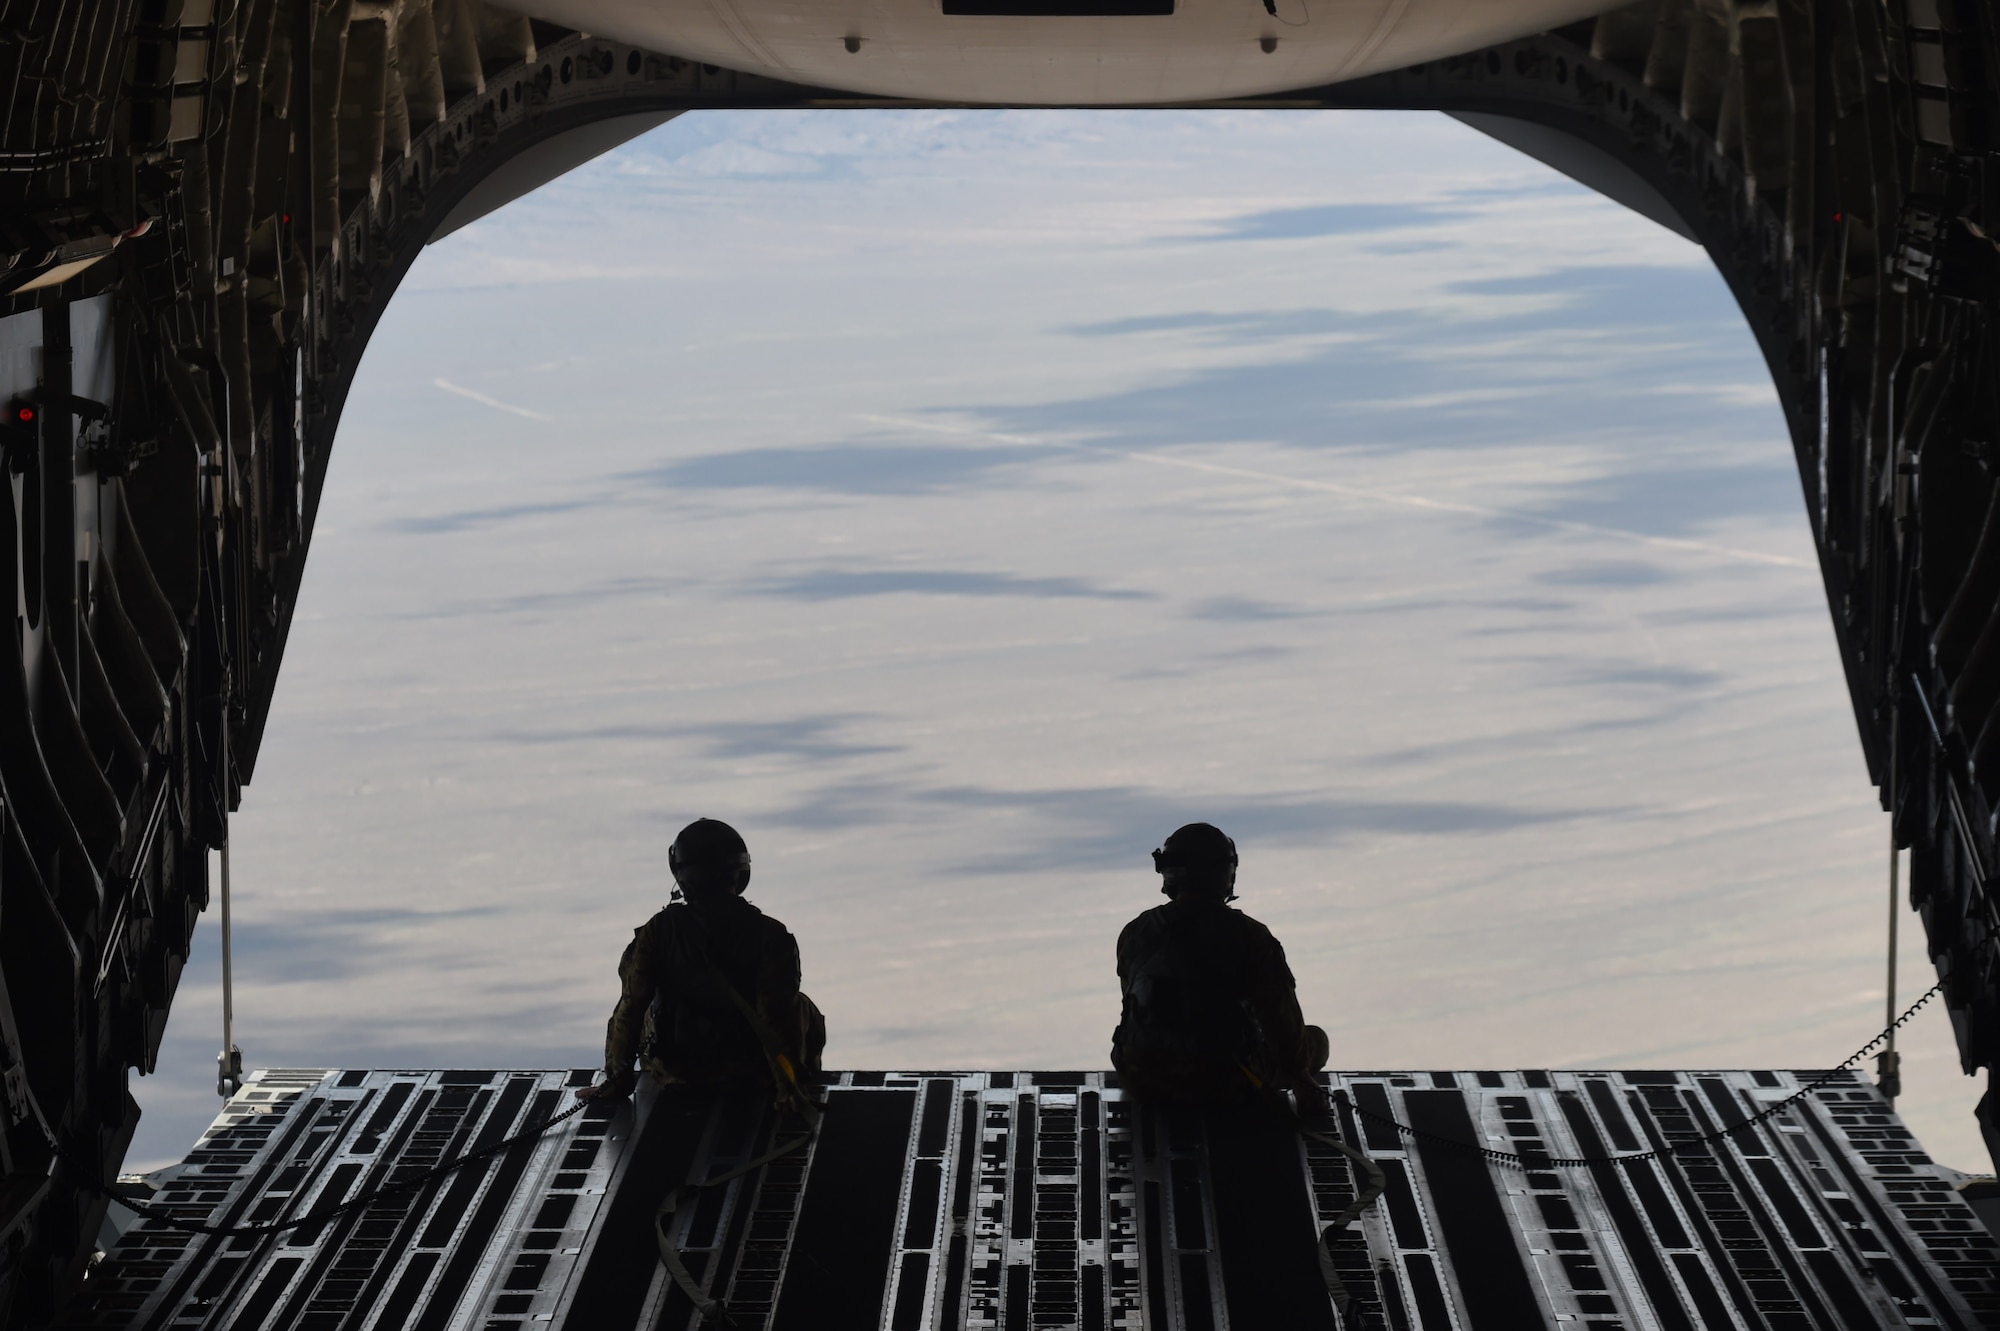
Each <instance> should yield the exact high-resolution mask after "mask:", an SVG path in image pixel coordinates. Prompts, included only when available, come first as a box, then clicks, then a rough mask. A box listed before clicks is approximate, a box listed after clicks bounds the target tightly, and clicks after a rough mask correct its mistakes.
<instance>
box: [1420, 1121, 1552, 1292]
mask: <svg viewBox="0 0 2000 1331" xmlns="http://www.w3.org/2000/svg"><path fill="white" fill-rule="evenodd" d="M1403 1099H1404V1103H1405V1104H1406V1105H1407V1106H1408V1108H1409V1115H1410V1126H1411V1127H1413V1128H1415V1129H1417V1131H1419V1132H1425V1133H1431V1134H1433V1135H1434V1136H1436V1137H1441V1138H1444V1139H1445V1140H1446V1141H1453V1142H1464V1143H1466V1144H1468V1145H1473V1146H1478V1145H1483V1144H1484V1143H1482V1142H1481V1141H1480V1140H1479V1133H1478V1132H1477V1131H1476V1130H1475V1129H1474V1128H1473V1125H1472V1116H1471V1115H1470V1114H1469V1113H1467V1112H1466V1108H1465V1096H1464V1095H1463V1094H1461V1093H1460V1092H1458V1091H1411V1092H1409V1093H1408V1094H1406V1095H1405V1096H1404V1097H1403ZM1417 1158H1418V1159H1420V1160H1421V1161H1422V1162H1423V1166H1424V1175H1425V1177H1426V1179H1427V1180H1428V1181H1429V1183H1430V1190H1431V1195H1432V1196H1433V1197H1435V1198H1436V1199H1437V1212H1436V1214H1437V1219H1438V1224H1439V1227H1440V1228H1442V1229H1443V1230H1444V1243H1445V1248H1446V1250H1447V1252H1448V1254H1449V1256H1450V1259H1451V1264H1452V1266H1453V1267H1454V1268H1455V1269H1456V1270H1457V1272H1458V1286H1459V1291H1460V1293H1461V1294H1463V1295H1464V1297H1465V1304H1466V1312H1467V1313H1469V1314H1470V1316H1471V1319H1472V1326H1473V1331H1512V1329H1513V1328H1517V1327H1530V1326H1537V1325H1539V1324H1540V1321H1541V1318H1540V1314H1539V1313H1538V1312H1536V1311H1535V1310H1536V1309H1537V1308H1538V1307H1539V1306H1540V1305H1539V1304H1538V1303H1537V1301H1536V1299H1535V1291H1534V1287H1533V1286H1532V1285H1531V1284H1530V1283H1529V1281H1528V1272H1527V1269H1526V1268H1525V1267H1523V1266H1522V1265H1521V1250H1520V1248H1519V1247H1517V1246H1516V1244H1515V1240H1514V1225H1513V1223H1512V1222H1511V1221H1510V1220H1509V1219H1508V1217H1507V1210H1506V1207H1505V1206H1503V1205H1502V1204H1501V1201H1500V1196H1499V1194H1498V1193H1496V1192H1495V1191H1494V1190H1493V1175H1492V1172H1491V1171H1490V1170H1488V1169H1487V1167H1486V1162H1485V1161H1484V1160H1482V1159H1481V1158H1480V1157H1479V1156H1477V1155H1475V1154H1473V1153H1472V1152H1471V1151H1465V1150H1454V1149H1453V1148H1451V1147H1450V1146H1446V1145H1442V1144H1440V1143H1438V1142H1435V1141H1426V1140H1425V1139H1424V1138H1422V1137H1419V1138H1418V1139H1417Z"/></svg>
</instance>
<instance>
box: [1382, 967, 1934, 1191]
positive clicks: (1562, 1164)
mask: <svg viewBox="0 0 2000 1331" xmlns="http://www.w3.org/2000/svg"><path fill="white" fill-rule="evenodd" d="M1943 990H1944V981H1942V980H1940V981H1938V982H1937V983H1936V984H1934V985H1932V986H1931V987H1930V989H1929V990H1928V991H1927V992H1926V993H1925V994H1924V996H1923V997H1922V998H1919V999H1918V1000H1917V1001H1916V1002H1914V1003H1912V1004H1910V1006H1909V1008H1908V1009H1907V1010H1906V1011H1905V1012H1904V1013H1903V1015H1902V1016H1900V1017H1898V1018H1896V1019H1895V1020H1894V1021H1892V1022H1890V1023H1889V1024H1888V1025H1887V1026H1886V1027H1884V1028H1883V1030H1882V1033H1881V1034H1880V1035H1878V1036H1876V1037H1875V1038H1874V1039H1872V1040H1870V1041H1869V1042H1868V1043H1867V1044H1864V1045H1862V1046H1861V1047H1860V1048H1859V1049H1857V1050H1855V1051H1854V1053H1853V1054H1852V1055H1851V1056H1849V1058H1848V1059H1847V1060H1846V1061H1845V1062H1843V1063H1842V1064H1841V1065H1840V1066H1839V1067H1835V1068H1829V1069H1827V1070H1826V1071H1825V1072H1823V1073H1821V1074H1820V1075H1819V1076H1818V1077H1816V1078H1815V1079H1813V1081H1811V1082H1810V1083H1808V1084H1807V1085H1805V1086H1802V1087H1800V1088H1799V1089H1798V1090H1797V1091H1795V1092H1793V1093H1792V1094H1791V1095H1788V1096H1786V1097H1785V1098H1784V1099H1782V1100H1778V1101H1775V1102H1773V1103H1771V1104H1768V1105H1765V1106H1764V1107H1763V1108H1762V1109H1760V1110H1758V1111H1757V1112H1756V1113H1754V1114H1752V1115H1751V1116H1750V1117H1749V1118H1746V1119H1744V1120H1743V1121H1742V1122H1741V1123H1735V1124H1731V1125H1730V1126H1729V1127H1726V1128H1723V1129H1722V1130H1721V1131H1720V1132H1710V1133H1707V1134H1704V1135H1703V1136H1700V1137H1693V1138H1690V1139H1688V1140H1687V1141H1684V1142H1676V1143H1673V1144H1670V1145H1667V1146H1662V1147H1659V1148H1658V1149H1656V1150H1651V1151H1639V1152H1636V1153H1635V1154H1632V1155H1577V1156H1554V1155H1552V1156H1542V1155H1538V1156H1536V1157H1535V1158H1534V1159H1533V1160H1532V1161H1530V1160H1528V1159H1526V1158H1525V1157H1522V1156H1519V1155H1516V1154H1515V1153H1514V1152H1512V1151H1496V1150H1494V1149H1493V1148H1492V1147H1490V1146H1480V1145H1478V1144H1476V1143H1474V1142H1462V1141H1460V1140H1458V1139H1457V1138H1456V1137H1441V1136H1439V1135H1438V1134H1437V1133H1434V1132H1426V1131H1424V1130H1423V1129H1422V1128H1413V1127H1411V1126H1410V1125H1409V1124H1407V1123H1400V1122H1398V1121H1397V1120H1395V1119H1393V1118H1391V1117H1389V1116H1388V1115H1386V1114H1376V1113H1372V1112H1370V1111H1369V1110H1366V1109H1363V1108H1362V1107H1361V1106H1360V1105H1358V1104H1356V1105H1354V1112H1355V1113H1357V1114H1360V1115H1361V1116H1362V1117H1363V1118H1368V1119H1373V1120H1374V1121H1375V1122H1377V1123H1381V1124H1383V1125H1385V1126H1387V1127H1391V1128H1394V1129H1395V1130H1396V1131H1397V1132H1400V1133H1401V1134H1403V1135H1404V1136H1405V1137H1410V1138H1413V1139H1416V1140H1420V1141H1427V1142H1435V1143H1436V1144H1437V1145H1439V1146H1449V1147H1453V1148H1454V1149H1457V1150H1460V1151H1472V1152H1474V1153H1476V1154H1479V1155H1483V1156H1485V1157H1486V1158H1487V1159H1488V1160H1491V1161H1493V1162H1494V1163H1495V1164H1500V1165H1510V1166H1512V1167H1513V1168H1516V1169H1575V1168H1581V1167H1584V1166H1588V1165H1616V1164H1625V1163H1637V1162H1638V1161H1641V1160H1655V1159H1658V1158H1660V1157H1662V1156H1672V1155H1678V1154H1679V1153H1680V1152H1682V1151H1685V1150H1688V1149H1689V1148H1691V1147H1696V1146H1706V1145H1708V1144H1709V1143H1710V1142H1718V1141H1721V1140H1722V1139H1723V1138H1724V1137H1727V1136H1729V1135H1730V1134H1732V1133H1737V1132H1741V1131H1743V1129H1745V1128H1750V1127H1755V1126H1756V1125H1757V1124H1759V1123H1762V1122H1763V1121H1764V1120H1765V1119H1767V1118H1770V1117H1772V1116H1773V1115H1776V1114H1781V1113H1783V1112H1784V1111H1785V1110H1787V1109H1790V1108H1791V1107H1792V1106H1793V1105H1795V1104H1797V1103H1798V1102H1799V1101H1801V1100H1803V1099H1805V1098H1806V1097H1807V1096H1809V1095H1811V1094H1813V1093H1814V1092H1815V1091H1818V1090H1820V1089H1821V1088H1822V1087H1824V1086H1827V1085H1829V1084H1831V1083H1832V1081H1833V1079H1834V1078H1836V1077H1838V1076H1839V1075H1840V1074H1841V1073H1843V1072H1846V1071H1848V1070H1849V1069H1850V1068H1852V1067H1853V1066H1854V1065H1855V1064H1856V1063H1859V1062H1860V1061H1861V1060H1862V1059H1864V1058H1866V1057H1867V1056H1868V1051H1869V1050H1871V1049H1873V1048H1874V1047H1875V1046H1876V1045H1878V1044H1881V1043H1882V1042H1883V1041H1884V1040H1886V1039H1888V1038H1889V1035H1890V1032H1892V1031H1896V1030H1899V1029H1901V1027H1902V1025H1903V1023H1904V1022H1906V1021H1908V1020H1909V1019H1910V1018H1911V1017H1914V1016H1916V1015H1917V1009H1918V1008H1921V1007H1922V1006H1923V1005H1924V1004H1926V1003H1928V1002H1930V1001H1931V1000H1932V999H1933V998H1936V997H1937V996H1938V994H1940V993H1941V992H1943Z"/></svg>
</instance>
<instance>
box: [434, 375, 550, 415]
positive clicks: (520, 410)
mask: <svg viewBox="0 0 2000 1331" xmlns="http://www.w3.org/2000/svg"><path fill="white" fill-rule="evenodd" d="M431 382H432V383H433V384H435V385H437V386H438V387H439V388H442V389H443V390H444V391H445V392H447V393H456V394H458V396H460V397H469V398H471V399H472V400H473V401H474V402H479V403H483V404H484V405H486V406H489V407H492V408H494V409H495V410H498V411H511V412H513V413H514V414H515V415H516V416H525V417H527V418H528V419H529V420H531V421H546V420H553V419H554V417H551V416H544V415H543V414H542V413H541V412H539V411H529V410H528V409H527V408H526V407H517V406H515V405H514V404H513V403H511V402H502V401H501V400H500V399H499V398H497V397H488V396H486V394H484V393H476V392H474V391H473V390H472V389H470V388H460V387H459V386H458V385H457V384H455V383H453V382H452V381H451V380H449V379H433V380H431Z"/></svg>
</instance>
